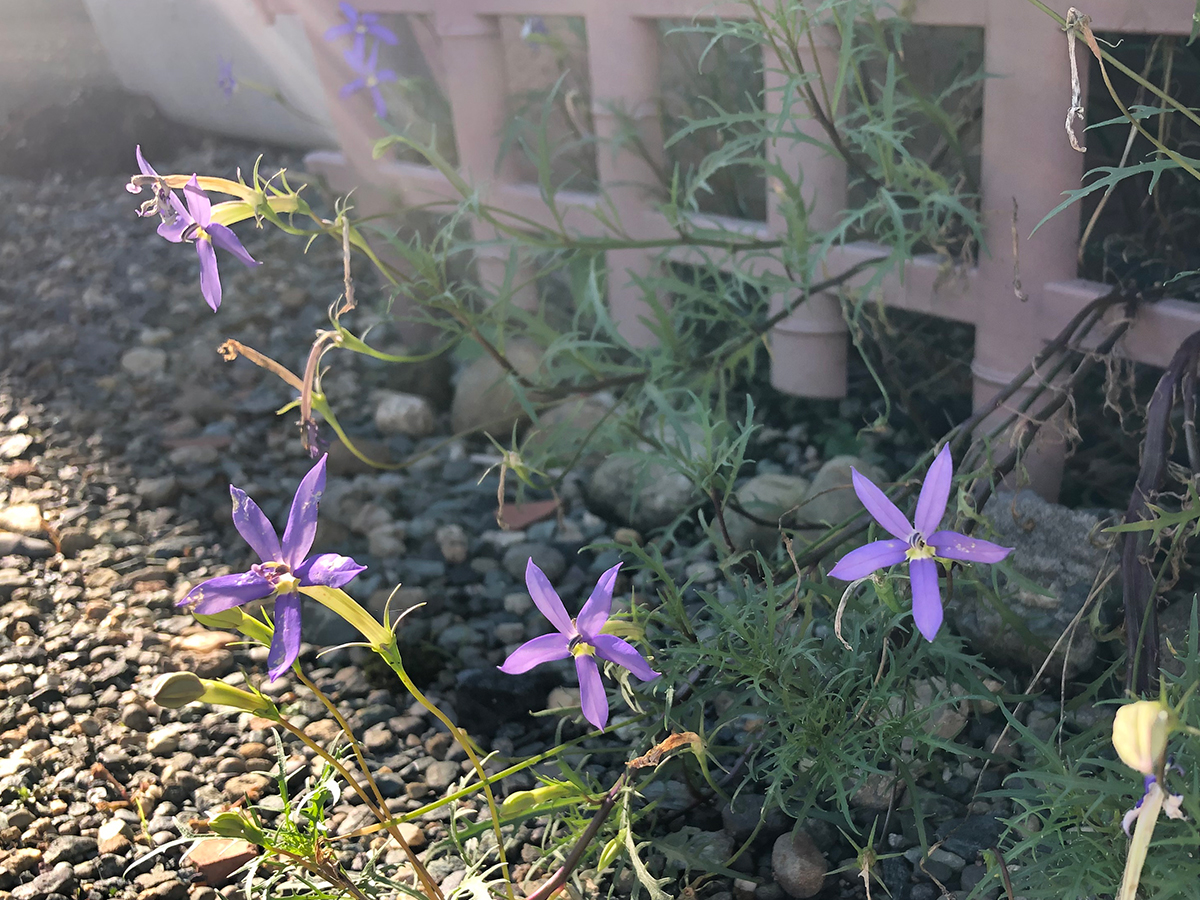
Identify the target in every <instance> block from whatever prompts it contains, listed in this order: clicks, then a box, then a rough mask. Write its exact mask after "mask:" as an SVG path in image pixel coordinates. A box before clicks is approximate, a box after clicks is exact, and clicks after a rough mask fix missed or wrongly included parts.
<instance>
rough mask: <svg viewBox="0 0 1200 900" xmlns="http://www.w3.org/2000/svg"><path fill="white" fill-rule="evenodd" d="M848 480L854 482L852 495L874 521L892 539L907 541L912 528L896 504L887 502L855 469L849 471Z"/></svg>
mask: <svg viewBox="0 0 1200 900" xmlns="http://www.w3.org/2000/svg"><path fill="white" fill-rule="evenodd" d="M850 480H851V481H853V482H854V493H856V494H858V499H859V500H861V501H862V505H863V506H865V507H866V508H867V512H869V513H870V514H871V516H872V517H873V518H874V519H875V521H876V522H878V523H879V524H880V525H882V526H883V527H884V528H885V529H886V530H887V532H888V533H889V534H891V535H892V536H893V537H898V538H900V540H902V541H907V540H908V538H909V536H910V535H912V533H913V527H912V525H911V524H909V521H908V517H907V516H905V515H904V513H902V512H900V510H899V508H898V507H897V506H896V504H895V503H893V502H892V501H891V500H889V499H888V498H887V495H886V494H884V492H883V491H881V490H880V489H879V488H877V487H876V486H875V484H874V483H873V482H872V481H871V479H869V478H867V477H866V476H865V475H860V474H859V472H858V470H857V469H851V470H850Z"/></svg>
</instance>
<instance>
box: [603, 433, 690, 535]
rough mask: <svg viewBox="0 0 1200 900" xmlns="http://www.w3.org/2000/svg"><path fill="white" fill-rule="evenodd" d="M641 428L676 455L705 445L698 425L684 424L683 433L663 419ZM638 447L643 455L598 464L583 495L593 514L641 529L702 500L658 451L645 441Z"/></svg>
mask: <svg viewBox="0 0 1200 900" xmlns="http://www.w3.org/2000/svg"><path fill="white" fill-rule="evenodd" d="M643 427H644V428H645V429H646V431H647V432H649V433H650V434H652V435H654V437H655V438H656V439H657V441H658V442H659V444H660V445H662V446H666V447H670V448H675V449H676V452H678V453H680V454H684V455H695V454H698V453H700V452H702V448H703V447H704V443H705V442H704V434H703V433H702V430H701V428H700V426H699V425H694V424H691V423H689V424H686V425H685V426H684V427H683V434H679V433H678V432H676V431H675V430H674V429H673V428H670V427H668V426H667V425H666V424H665V423H663V422H648V423H646V424H645V425H644V426H643ZM639 449H640V450H643V451H644V452H645V453H646V455H645V456H640V457H634V456H610V457H609V458H608V459H606V460H604V462H602V463H601V464H600V465H598V466H597V467H596V468H595V469H594V470H593V471H592V477H591V478H590V479H588V484H587V490H586V491H585V496H584V499H585V501H586V502H587V505H588V508H589V509H590V510H591V511H592V512H594V513H596V515H599V516H603V517H604V518H606V519H609V520H610V521H614V522H620V523H622V524H625V525H629V526H630V527H632V528H634V529H635V530H637V531H640V532H642V533H645V532H648V531H653V530H655V529H657V528H663V527H664V526H666V525H669V524H671V522H673V521H674V520H675V519H676V518H677V517H679V516H680V515H682V514H683V513H685V512H687V511H688V510H689V509H691V508H692V507H693V506H695V505H696V504H697V503H699V502H700V501H701V500H702V499H703V498H702V497H701V495H700V492H699V491H698V490H697V489H696V487H695V485H693V484H692V482H691V479H689V478H688V477H687V476H686V475H684V474H683V473H682V472H679V471H678V470H676V469H674V468H672V467H671V466H669V465H667V464H666V463H665V462H658V461H657V459H656V457H658V451H655V450H653V449H651V447H650V445H649V444H645V443H641V444H639ZM659 458H661V457H659Z"/></svg>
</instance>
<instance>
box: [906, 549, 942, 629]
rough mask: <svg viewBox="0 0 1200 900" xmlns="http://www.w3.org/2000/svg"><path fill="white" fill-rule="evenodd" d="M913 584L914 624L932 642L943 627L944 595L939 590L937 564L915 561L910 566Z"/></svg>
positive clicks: (921, 560) (909, 575) (920, 560)
mask: <svg viewBox="0 0 1200 900" xmlns="http://www.w3.org/2000/svg"><path fill="white" fill-rule="evenodd" d="M908 578H909V581H911V582H912V597H913V601H912V602H913V622H915V623H916V626H917V630H918V631H919V632H921V634H922V635H924V637H925V640H927V641H932V640H933V639H934V638H935V637H937V633H938V629H939V628H941V627H942V615H943V614H942V594H941V592H940V591H939V590H938V569H937V563H935V562H934V561H933V560H932V559H914V560H913V561H912V562H911V563H909V564H908Z"/></svg>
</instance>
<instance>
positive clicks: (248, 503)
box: [229, 484, 283, 562]
mask: <svg viewBox="0 0 1200 900" xmlns="http://www.w3.org/2000/svg"><path fill="white" fill-rule="evenodd" d="M229 496H230V497H231V498H232V499H233V527H234V528H236V529H237V530H238V534H240V535H241V536H242V540H244V541H245V542H246V543H247V544H249V545H250V549H251V550H253V551H254V552H255V553H257V554H258V558H259V559H261V560H262V561H263V562H278V561H279V560H281V559H283V554H282V553H281V552H280V550H279V535H277V534H276V533H275V529H274V527H273V526H272V525H271V522H270V520H269V519H268V518H267V517H266V515H265V514H264V513H263V511H262V510H261V509H259V507H258V504H257V503H255V502H254V501H253V500H251V499H250V498H249V496H247V495H246V492H245V491H243V490H242V489H241V488H235V487H234V486H233V485H232V484H231V485H230V486H229Z"/></svg>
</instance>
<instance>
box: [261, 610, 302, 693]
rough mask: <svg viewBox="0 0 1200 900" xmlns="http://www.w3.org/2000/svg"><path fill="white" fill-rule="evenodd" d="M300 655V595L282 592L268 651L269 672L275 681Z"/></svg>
mask: <svg viewBox="0 0 1200 900" xmlns="http://www.w3.org/2000/svg"><path fill="white" fill-rule="evenodd" d="M299 655H300V595H299V594H280V595H279V598H278V599H277V600H276V601H275V636H274V637H272V638H271V649H270V650H268V651H267V674H268V675H270V676H271V680H272V681H274V680H275V679H276V678H278V677H279V676H280V675H282V674H283V673H284V672H286V671H287V670H288V669H289V668H290V667H291V665H292V663H294V662H295V661H296V657H297V656H299Z"/></svg>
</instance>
